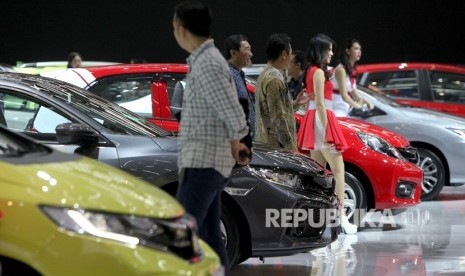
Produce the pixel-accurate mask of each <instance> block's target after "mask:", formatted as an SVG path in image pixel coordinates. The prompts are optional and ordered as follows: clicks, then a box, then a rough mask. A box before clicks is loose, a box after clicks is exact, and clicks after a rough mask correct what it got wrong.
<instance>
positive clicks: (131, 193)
mask: <svg viewBox="0 0 465 276" xmlns="http://www.w3.org/2000/svg"><path fill="white" fill-rule="evenodd" d="M58 155H60V154H58ZM0 172H1V173H0V187H1V189H2V190H3V189H8V192H6V193H7V194H9V195H10V196H11V200H12V201H14V200H15V199H21V200H25V201H29V202H31V203H32V202H36V203H37V204H43V205H54V206H62V207H70V208H82V209H89V210H102V211H106V212H111V213H120V214H133V215H140V216H148V217H155V218H174V217H179V216H181V215H182V214H183V213H184V210H183V208H182V206H181V205H180V204H179V203H178V202H177V201H176V200H175V199H174V198H173V197H171V196H170V195H168V194H167V193H165V192H164V191H162V190H161V189H159V188H156V187H153V186H152V185H150V184H148V183H146V182H143V181H141V180H139V179H137V178H136V177H134V176H132V175H129V174H128V173H125V172H123V171H121V170H119V169H117V168H114V167H111V166H109V165H106V164H103V163H99V162H97V161H94V160H91V159H90V158H87V157H81V156H76V157H73V158H71V159H70V158H67V160H65V161H63V160H62V161H60V162H53V161H52V162H41V163H29V162H26V163H25V164H17V163H16V164H14V163H9V162H1V161H0ZM15 193H17V194H16V195H15ZM26 198H27V199H26Z"/></svg>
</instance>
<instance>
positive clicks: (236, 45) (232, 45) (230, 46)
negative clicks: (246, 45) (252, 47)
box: [223, 34, 248, 59]
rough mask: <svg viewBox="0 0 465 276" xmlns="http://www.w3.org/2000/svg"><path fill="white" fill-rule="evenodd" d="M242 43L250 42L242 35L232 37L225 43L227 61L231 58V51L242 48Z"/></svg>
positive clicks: (224, 54) (224, 50) (224, 51)
mask: <svg viewBox="0 0 465 276" xmlns="http://www.w3.org/2000/svg"><path fill="white" fill-rule="evenodd" d="M242 41H248V39H247V37H246V36H245V35H242V34H235V35H230V36H229V37H228V38H226V40H225V41H224V47H223V56H224V58H226V59H230V58H231V50H238V51H239V49H240V48H241V43H242Z"/></svg>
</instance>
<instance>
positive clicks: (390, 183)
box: [87, 64, 423, 209]
mask: <svg viewBox="0 0 465 276" xmlns="http://www.w3.org/2000/svg"><path fill="white" fill-rule="evenodd" d="M87 70H88V71H89V72H91V73H92V75H93V76H94V77H95V78H96V81H95V82H94V83H91V84H90V87H89V88H87V89H89V90H90V91H92V89H93V88H92V87H95V86H98V85H99V82H102V81H103V80H105V79H107V78H111V77H117V76H119V77H122V78H124V77H128V76H130V75H134V74H141V73H147V74H152V75H153V76H154V77H155V76H156V78H157V79H158V80H159V81H154V82H153V84H152V89H153V88H156V89H153V90H152V107H153V111H154V113H153V114H154V115H153V117H152V118H151V121H152V122H154V123H155V124H158V125H160V126H162V127H164V128H166V129H167V130H170V131H177V130H178V122H177V121H176V120H175V119H173V116H172V115H171V113H170V104H169V95H168V94H169V93H168V92H167V89H166V81H164V79H163V77H162V74H161V73H167V75H168V76H169V74H171V73H178V74H179V73H187V70H188V67H187V65H184V64H142V65H121V66H105V67H93V68H92V67H91V68H88V69H87ZM248 88H249V89H250V90H254V87H253V85H252V84H251V83H248ZM158 110H163V112H159V113H156V112H157V111H158ZM358 129H359V130H362V129H363V131H366V132H367V133H372V134H374V133H376V135H378V136H379V137H381V138H382V139H384V140H385V141H388V142H389V143H391V144H392V145H393V146H394V147H396V148H405V147H407V146H408V141H407V140H405V139H403V138H401V137H399V135H396V134H395V133H392V132H390V131H387V130H380V128H379V127H376V126H369V125H367V124H365V125H363V126H362V125H357V123H356V122H353V121H351V122H350V123H349V122H348V123H347V124H346V126H344V127H343V130H344V135H345V136H346V137H348V139H350V141H351V143H352V147H351V149H350V150H348V151H347V152H346V153H344V158H345V162H346V168H347V171H348V172H350V173H351V174H354V175H356V176H358V179H361V180H362V181H363V182H362V185H363V186H364V189H365V190H366V192H367V201H368V202H367V203H366V208H368V209H372V208H375V209H384V208H405V207H408V206H414V205H416V204H418V203H419V199H420V192H421V191H419V190H420V187H421V185H420V184H421V182H422V179H423V178H422V177H423V175H422V171H421V170H420V169H419V168H418V167H417V166H416V165H414V164H411V163H409V162H407V161H405V160H399V159H396V158H393V157H390V156H387V155H384V154H380V153H378V152H375V151H373V150H371V149H369V148H367V147H366V146H365V145H364V144H363V143H362V142H361V141H360V139H358V138H357V137H356V134H355V132H356V131H357V130H358ZM400 180H406V181H409V182H412V183H413V184H414V186H415V187H416V191H415V194H414V196H413V197H412V198H407V199H406V198H399V197H396V196H395V192H394V190H395V186H396V185H397V183H398V181H400ZM348 202H350V200H349V201H348ZM351 208H352V209H353V208H355V206H352V207H351Z"/></svg>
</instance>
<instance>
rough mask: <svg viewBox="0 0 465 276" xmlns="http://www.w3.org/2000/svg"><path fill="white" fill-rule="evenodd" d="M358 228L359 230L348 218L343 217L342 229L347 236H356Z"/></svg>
mask: <svg viewBox="0 0 465 276" xmlns="http://www.w3.org/2000/svg"><path fill="white" fill-rule="evenodd" d="M357 228H358V227H357V225H355V224H352V223H350V221H349V219H348V218H347V217H346V216H344V215H342V217H341V229H342V231H343V232H344V233H345V234H348V235H350V234H355V233H357V231H358V229H357Z"/></svg>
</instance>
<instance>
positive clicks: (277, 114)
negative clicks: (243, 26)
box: [255, 34, 297, 151]
mask: <svg viewBox="0 0 465 276" xmlns="http://www.w3.org/2000/svg"><path fill="white" fill-rule="evenodd" d="M266 55H267V61H268V62H267V66H266V68H265V69H264V70H263V71H262V73H261V74H260V76H259V77H258V80H257V87H256V89H255V141H258V142H263V143H266V144H270V145H273V146H276V147H281V148H285V149H288V150H293V151H297V138H296V128H295V118H294V108H293V104H292V99H291V96H290V94H289V89H288V87H287V83H286V81H285V79H284V75H283V73H282V72H283V70H284V69H287V68H288V66H289V63H290V61H291V59H292V47H291V43H290V38H289V36H287V35H285V34H273V35H271V36H270V37H269V38H268V41H267V46H266Z"/></svg>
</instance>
